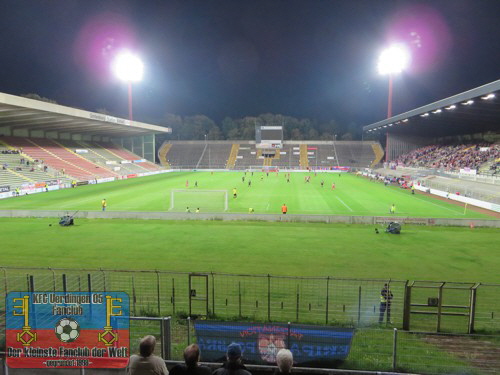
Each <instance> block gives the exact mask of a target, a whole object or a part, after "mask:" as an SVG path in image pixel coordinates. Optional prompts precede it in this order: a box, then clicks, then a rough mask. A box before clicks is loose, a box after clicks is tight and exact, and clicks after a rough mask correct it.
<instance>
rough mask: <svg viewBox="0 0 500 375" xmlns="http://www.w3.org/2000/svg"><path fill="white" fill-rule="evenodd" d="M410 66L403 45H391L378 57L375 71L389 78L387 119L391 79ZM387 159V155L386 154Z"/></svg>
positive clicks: (389, 111)
mask: <svg viewBox="0 0 500 375" xmlns="http://www.w3.org/2000/svg"><path fill="white" fill-rule="evenodd" d="M409 64H410V52H409V50H408V48H407V47H406V46H405V45H404V44H393V45H391V46H389V47H388V48H387V49H385V50H383V51H382V53H381V54H380V56H379V59H378V64H377V69H378V72H379V73H380V74H382V75H388V76H389V95H388V100H387V118H391V117H392V78H393V76H394V75H395V74H398V73H401V72H402V71H403V70H404V69H406V68H407V67H408V65H409ZM386 158H387V154H386Z"/></svg>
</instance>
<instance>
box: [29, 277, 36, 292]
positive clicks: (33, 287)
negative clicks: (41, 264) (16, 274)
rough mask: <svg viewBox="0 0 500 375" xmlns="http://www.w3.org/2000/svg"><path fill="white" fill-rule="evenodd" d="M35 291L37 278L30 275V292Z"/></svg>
mask: <svg viewBox="0 0 500 375" xmlns="http://www.w3.org/2000/svg"><path fill="white" fill-rule="evenodd" d="M34 291H35V278H34V277H33V275H30V292H32V293H33V292H34Z"/></svg>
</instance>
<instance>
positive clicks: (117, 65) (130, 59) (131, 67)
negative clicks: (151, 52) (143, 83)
mask: <svg viewBox="0 0 500 375" xmlns="http://www.w3.org/2000/svg"><path fill="white" fill-rule="evenodd" d="M112 69H113V72H114V74H115V75H116V76H117V77H118V78H119V79H121V80H122V81H125V82H138V81H140V80H141V79H142V76H143V73H144V65H143V63H142V61H141V59H140V58H139V57H138V56H137V55H134V54H133V53H131V52H129V51H124V52H122V53H120V54H118V55H117V56H116V57H115V59H114V61H113V65H112Z"/></svg>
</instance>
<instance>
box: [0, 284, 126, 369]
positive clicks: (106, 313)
mask: <svg viewBox="0 0 500 375" xmlns="http://www.w3.org/2000/svg"><path fill="white" fill-rule="evenodd" d="M129 310H130V309H129V298H128V295H127V294H126V293H123V292H91V293H89V292H36V293H34V292H30V293H28V292H11V293H8V294H7V297H6V344H7V345H6V346H7V350H6V352H7V365H8V366H9V367H13V368H123V367H125V366H126V365H127V363H128V358H129V356H130V353H129V350H130V340H129Z"/></svg>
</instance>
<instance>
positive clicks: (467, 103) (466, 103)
mask: <svg viewBox="0 0 500 375" xmlns="http://www.w3.org/2000/svg"><path fill="white" fill-rule="evenodd" d="M472 103H474V100H472V99H469V100H467V101H466V102H463V103H462V105H471V104H472Z"/></svg>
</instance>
